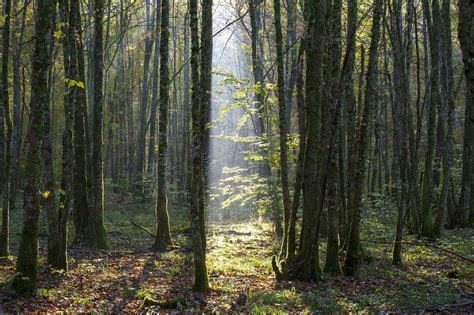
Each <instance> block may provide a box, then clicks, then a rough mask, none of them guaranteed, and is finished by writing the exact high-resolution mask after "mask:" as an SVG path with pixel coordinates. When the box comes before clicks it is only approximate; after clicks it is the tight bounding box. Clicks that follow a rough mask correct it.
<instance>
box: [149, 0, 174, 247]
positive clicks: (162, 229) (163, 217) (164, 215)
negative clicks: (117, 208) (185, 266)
mask: <svg viewBox="0 0 474 315" xmlns="http://www.w3.org/2000/svg"><path fill="white" fill-rule="evenodd" d="M169 20H170V3H169V0H162V1H161V44H160V60H161V65H160V122H159V131H158V139H159V140H158V141H159V144H158V176H157V185H158V192H157V198H156V208H155V211H156V220H157V224H156V238H155V243H154V244H153V246H152V248H153V249H154V250H164V249H166V247H168V246H169V245H170V244H171V234H170V223H169V216H168V199H167V196H166V165H167V162H166V157H167V148H168V106H169V88H170V79H169Z"/></svg>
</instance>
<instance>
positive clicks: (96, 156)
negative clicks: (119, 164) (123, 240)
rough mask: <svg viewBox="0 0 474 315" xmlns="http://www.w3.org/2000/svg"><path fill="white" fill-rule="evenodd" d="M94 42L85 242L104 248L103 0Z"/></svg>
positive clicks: (98, 6)
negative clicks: (89, 193)
mask: <svg viewBox="0 0 474 315" xmlns="http://www.w3.org/2000/svg"><path fill="white" fill-rule="evenodd" d="M94 17H95V21H94V41H93V58H92V61H93V76H94V97H93V99H94V110H93V118H94V119H93V120H94V121H93V151H92V163H93V167H92V170H93V174H92V176H93V182H92V195H93V206H92V209H91V212H90V213H89V216H88V225H87V233H88V243H89V244H90V245H91V246H96V247H98V248H102V249H107V248H109V247H110V245H109V242H108V240H107V232H106V230H105V226H104V170H103V158H102V139H103V130H102V115H103V105H104V104H103V103H104V99H103V78H104V60H103V58H104V55H103V26H104V25H103V18H104V0H95V2H94Z"/></svg>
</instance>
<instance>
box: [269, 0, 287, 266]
mask: <svg viewBox="0 0 474 315" xmlns="http://www.w3.org/2000/svg"><path fill="white" fill-rule="evenodd" d="M273 7H274V10H275V35H276V37H275V42H276V50H277V71H278V83H277V86H278V108H279V128H280V176H281V190H282V194H283V218H284V228H285V229H284V233H283V242H282V245H281V254H280V256H282V257H284V256H286V249H287V245H288V244H287V243H288V225H289V223H290V208H291V200H290V188H289V183H288V132H289V131H288V122H287V109H286V98H285V71H284V56H283V33H282V31H281V4H280V0H274V2H273Z"/></svg>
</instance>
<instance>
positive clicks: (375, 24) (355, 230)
mask: <svg viewBox="0 0 474 315" xmlns="http://www.w3.org/2000/svg"><path fill="white" fill-rule="evenodd" d="M382 2H383V1H382V0H376V1H375V4H374V14H373V20H372V36H371V39H370V48H369V62H368V66H367V77H366V80H367V81H366V86H365V100H364V107H363V112H362V120H361V125H360V129H359V132H358V140H357V165H356V169H355V176H354V183H358V184H357V185H355V186H354V192H353V197H352V200H351V203H350V210H351V211H350V215H351V227H350V231H349V235H348V243H347V252H346V258H345V261H344V272H345V273H346V274H347V275H354V274H355V273H356V271H357V267H358V263H359V252H360V246H361V245H360V221H361V210H362V193H363V184H362V183H364V181H365V175H366V163H365V161H366V158H367V150H368V139H369V134H368V127H369V118H370V117H371V116H372V108H373V107H374V104H375V102H376V97H377V92H376V91H377V90H376V89H377V63H378V48H379V41H380V19H381V15H382Z"/></svg>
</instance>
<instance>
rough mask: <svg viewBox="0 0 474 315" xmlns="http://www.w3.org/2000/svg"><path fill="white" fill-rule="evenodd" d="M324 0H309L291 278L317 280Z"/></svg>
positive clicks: (318, 268)
mask: <svg viewBox="0 0 474 315" xmlns="http://www.w3.org/2000/svg"><path fill="white" fill-rule="evenodd" d="M325 15H326V3H325V1H319V0H317V1H310V2H308V28H307V37H306V39H305V45H306V56H307V58H306V101H305V103H306V111H307V116H306V117H307V122H308V134H307V143H306V157H305V166H304V167H305V171H304V175H303V176H304V177H303V182H304V188H303V189H304V190H303V193H304V194H303V221H302V226H301V236H300V240H301V242H300V246H299V251H298V256H297V258H296V262H295V268H294V270H293V271H292V275H291V276H290V277H291V278H295V279H301V280H310V279H319V277H320V273H321V270H320V266H319V235H318V232H319V217H320V207H321V206H322V202H321V197H322V196H321V189H319V188H320V187H319V181H320V176H315V174H317V171H318V163H319V159H318V150H319V137H320V129H321V127H320V126H321V103H322V89H323V84H324V81H323V67H322V63H321V60H323V58H324V40H325V32H326V30H325V29H326V22H325Z"/></svg>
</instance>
